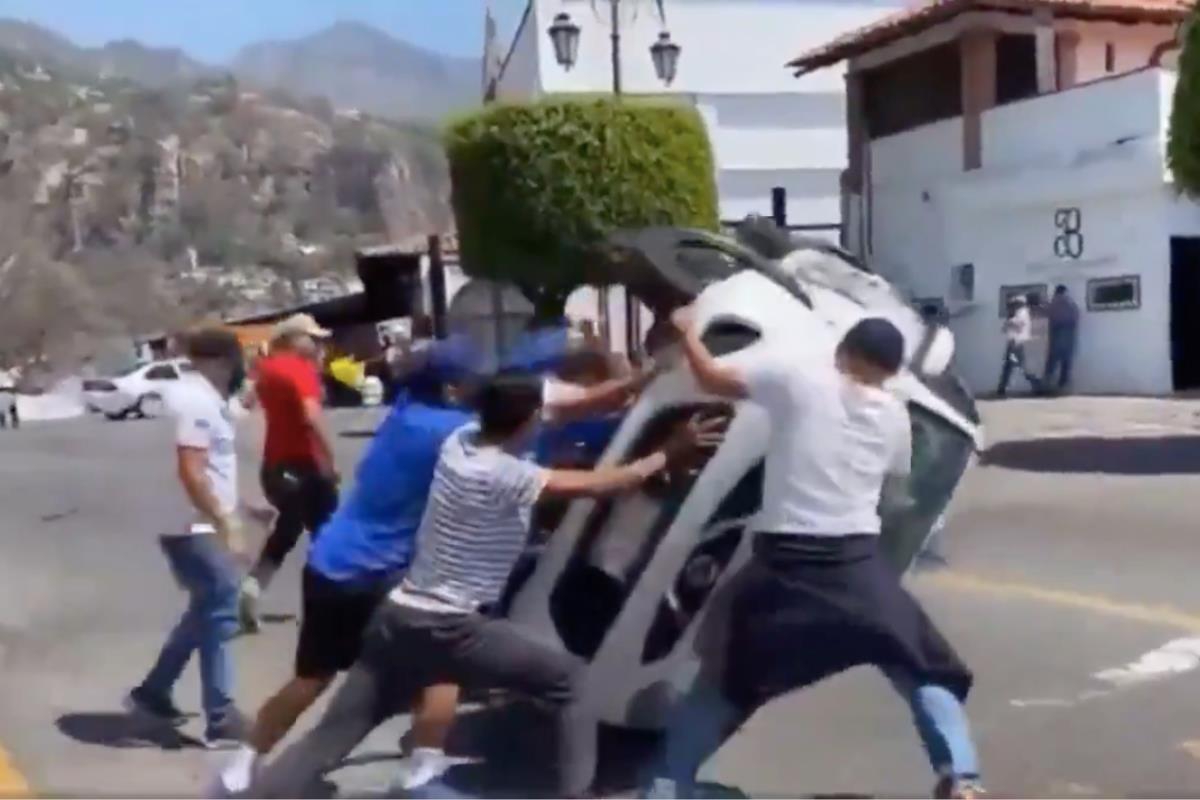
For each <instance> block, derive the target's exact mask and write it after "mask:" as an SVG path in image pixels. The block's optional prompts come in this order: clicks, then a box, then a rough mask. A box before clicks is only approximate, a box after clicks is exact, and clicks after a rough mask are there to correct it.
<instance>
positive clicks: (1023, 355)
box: [996, 295, 1041, 397]
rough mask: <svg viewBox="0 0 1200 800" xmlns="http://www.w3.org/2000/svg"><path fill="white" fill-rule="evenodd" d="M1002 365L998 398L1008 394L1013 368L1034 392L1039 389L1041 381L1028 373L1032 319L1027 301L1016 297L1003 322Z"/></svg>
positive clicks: (1011, 301)
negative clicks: (1021, 375) (1023, 377)
mask: <svg viewBox="0 0 1200 800" xmlns="http://www.w3.org/2000/svg"><path fill="white" fill-rule="evenodd" d="M1003 329H1004V364H1003V366H1002V367H1001V368H1000V386H999V387H998V388H997V389H996V394H997V395H998V396H999V397H1004V396H1005V395H1007V394H1008V383H1009V381H1010V380H1012V371H1013V368H1014V367H1015V368H1017V369H1019V370H1020V371H1021V373H1022V374H1023V375H1024V376H1025V380H1026V381H1028V382H1029V387H1030V389H1032V390H1033V391H1034V392H1037V391H1038V390H1039V389H1040V388H1041V381H1040V380H1038V377H1037V376H1036V375H1034V374H1033V373H1032V372H1030V371H1029V359H1028V358H1027V351H1028V349H1029V343H1030V341H1032V339H1033V317H1032V316H1031V315H1030V313H1029V301H1028V300H1026V299H1025V297H1024V296H1023V295H1017V296H1016V297H1014V298H1012V300H1010V301H1009V307H1008V316H1007V317H1006V318H1005V320H1004V325H1003Z"/></svg>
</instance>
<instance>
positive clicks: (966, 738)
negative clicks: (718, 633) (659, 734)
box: [657, 534, 978, 796]
mask: <svg viewBox="0 0 1200 800" xmlns="http://www.w3.org/2000/svg"><path fill="white" fill-rule="evenodd" d="M878 539H879V537H878V536H873V535H871V536H845V537H823V536H794V535H784V536H781V535H774V534H759V535H758V536H757V537H756V539H755V542H754V557H753V559H752V560H751V562H750V564H749V566H748V567H747V568H746V572H745V573H744V574H743V575H741V576H739V577H738V578H737V581H738V587H737V590H736V594H735V596H734V600H733V604H732V606H731V608H730V617H729V639H728V641H727V646H726V655H725V674H724V676H723V678H721V679H718V680H717V681H716V685H709V684H707V683H705V682H698V683H697V685H696V687H694V689H693V690H692V691H691V692H690V693H689V694H688V695H687V696H685V698H684V699H683V700H681V702H680V703H679V704H678V705H677V707H676V710H675V711H674V712H673V715H672V717H673V718H672V721H671V724H670V725H669V730H668V735H667V743H666V751H665V755H664V759H663V763H662V765H661V766H660V767H659V769H658V774H657V777H659V778H667V779H669V780H671V781H672V782H675V783H676V784H678V785H681V786H682V787H684V792H683V795H682V796H692V795H691V794H689V792H690V789H689V788H688V787H689V785H690V783H691V782H692V781H693V780H694V779H695V775H696V772H697V771H698V770H699V768H700V766H701V764H703V762H704V761H705V760H706V759H707V758H708V757H709V756H711V755H712V754H713V753H715V752H716V751H717V749H718V748H719V747H720V746H721V744H722V743H723V742H724V741H725V740H727V739H728V738H729V737H730V736H732V735H733V733H735V732H736V731H737V730H738V728H740V727H741V726H742V725H743V724H745V722H746V721H747V720H749V719H750V717H751V716H753V715H754V713H755V712H756V711H757V710H758V709H759V708H761V707H762V706H764V705H766V704H767V703H769V702H770V701H771V700H773V699H775V698H777V697H779V696H781V695H784V694H787V693H789V692H791V691H794V690H797V689H801V688H803V687H805V686H810V685H812V684H814V683H817V682H818V681H821V680H823V679H825V678H827V677H830V676H832V675H835V674H837V673H840V672H843V671H845V670H848V669H851V668H853V667H856V666H859V665H867V664H869V665H873V666H875V667H877V668H879V669H880V670H881V671H883V673H884V674H885V675H886V676H887V678H888V679H889V680H890V681H891V683H892V685H893V686H894V687H895V688H896V690H897V691H898V692H899V693H900V694H901V695H902V696H904V697H905V699H906V700H907V701H908V702H909V704H910V705H911V707H912V710H913V715H914V720H915V722H916V725H917V729H918V732H919V734H920V735H921V738H922V741H923V742H924V744H925V746H926V749H927V750H928V752H929V756H930V761H931V763H932V764H933V766H934V768H935V769H936V770H938V771H939V772H941V773H944V774H953V775H955V776H961V777H975V776H976V775H977V772H978V765H977V763H976V756H975V750H974V745H973V744H972V742H971V738H970V732H969V730H968V726H967V722H966V716H965V714H964V712H963V710H962V702H963V701H964V700H965V699H966V696H967V693H968V692H969V690H970V687H971V683H972V675H971V672H970V671H969V670H968V669H967V668H966V667H965V666H964V665H963V663H962V662H961V661H960V660H959V658H958V656H957V655H956V654H955V653H954V651H953V650H952V649H951V648H950V646H949V645H948V644H947V643H946V641H945V640H944V639H943V638H942V636H941V634H940V633H939V632H938V631H937V629H936V628H935V627H934V625H933V623H932V622H930V620H929V619H928V617H926V616H925V613H924V612H923V611H922V610H921V608H920V606H919V605H917V602H916V601H915V600H914V599H913V598H912V596H911V595H909V594H908V592H906V591H904V589H903V588H902V587H901V586H900V576H899V575H898V574H897V573H896V571H895V570H894V569H893V568H892V567H891V566H890V565H889V564H888V563H887V561H886V559H885V558H884V557H883V554H882V552H881V551H880V549H879V546H878ZM709 680H710V681H711V678H710V679H709Z"/></svg>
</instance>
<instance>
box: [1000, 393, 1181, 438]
mask: <svg viewBox="0 0 1200 800" xmlns="http://www.w3.org/2000/svg"><path fill="white" fill-rule="evenodd" d="M979 411H980V414H981V415H982V417H983V421H984V436H985V441H986V442H987V443H988V444H989V445H991V444H994V443H995V442H1002V441H1013V440H1019V439H1038V438H1069V437H1083V436H1088V437H1103V438H1130V437H1150V436H1185V435H1200V399H1195V398H1187V399H1182V398H1179V399H1177V398H1170V397H1168V398H1159V397H1056V398H1045V399H1043V398H1012V399H1008V400H981V401H980V402H979Z"/></svg>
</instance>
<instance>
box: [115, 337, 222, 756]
mask: <svg viewBox="0 0 1200 800" xmlns="http://www.w3.org/2000/svg"><path fill="white" fill-rule="evenodd" d="M187 354H188V358H189V359H190V360H191V362H192V364H193V365H194V366H195V368H196V369H195V372H190V373H187V374H185V375H184V377H183V378H182V379H181V380H180V381H179V383H178V384H177V385H176V386H173V387H171V390H170V391H169V392H168V393H167V396H166V398H165V399H166V402H167V406H168V408H169V409H170V411H171V412H172V415H173V417H174V426H175V437H174V438H175V455H176V462H177V466H178V474H179V483H180V486H181V490H182V491H181V492H180V495H179V504H178V505H179V512H178V518H177V521H176V524H178V526H179V527H178V528H177V530H178V532H177V533H172V534H168V535H165V536H163V537H162V538H161V543H162V548H163V551H164V552H165V553H166V556H167V561H168V562H169V563H170V565H171V571H172V573H173V574H174V575H175V578H176V580H177V581H178V582H179V584H180V586H181V587H183V589H184V590H185V591H186V592H187V593H188V595H189V601H188V607H187V610H186V611H185V612H184V613H183V617H182V618H181V619H180V620H179V623H178V624H177V625H176V626H175V629H174V630H173V631H172V632H171V634H170V636H168V637H167V641H166V643H165V644H164V645H163V648H162V651H161V652H160V653H159V656H158V660H157V661H156V662H155V664H154V666H153V667H152V668H151V669H150V672H149V673H148V674H147V675H146V678H145V679H144V680H143V681H142V682H141V684H139V685H138V686H137V687H136V688H135V689H133V691H131V692H130V693H129V696H128V698H127V701H126V703H127V707H129V708H130V709H131V710H134V711H137V712H139V713H142V714H145V715H149V716H151V717H153V718H155V719H157V720H160V721H163V722H167V723H169V724H172V725H175V724H179V723H180V722H182V720H183V719H184V717H183V714H182V713H181V712H180V711H179V709H178V708H177V707H176V706H175V703H174V702H173V701H172V699H171V692H172V689H173V688H174V686H175V684H176V682H177V681H178V680H179V677H180V676H181V675H182V674H183V670H184V668H185V667H187V664H188V662H189V661H190V660H191V658H192V653H194V652H195V653H198V654H199V662H200V685H201V700H202V704H203V707H204V714H205V717H206V721H207V725H206V727H205V731H204V741H205V743H206V744H207V745H208V746H209V747H214V748H215V747H226V746H234V745H236V744H237V743H238V742H239V741H240V740H241V739H242V738H243V736H244V734H245V722H244V719H243V717H242V715H241V713H240V712H239V711H238V710H237V708H236V707H235V706H234V702H233V691H232V689H233V687H232V684H233V660H232V658H231V657H230V653H229V640H230V639H232V638H233V637H234V635H236V633H237V631H238V620H237V599H238V582H239V574H238V573H239V572H240V570H239V568H238V566H237V563H236V562H237V560H238V559H240V558H242V557H243V556H244V554H245V545H244V543H243V541H242V536H241V526H240V524H239V522H238V518H237V507H238V491H237V451H236V448H235V447H234V422H233V414H232V412H231V410H230V408H229V402H228V401H229V398H230V397H231V396H232V395H234V394H235V393H236V392H237V391H238V389H239V388H240V385H241V383H242V381H243V380H244V379H245V370H244V365H243V363H242V349H241V345H240V344H239V343H238V340H237V337H236V336H235V335H234V334H233V333H231V332H229V331H225V330H219V329H212V330H204V331H200V332H198V333H196V334H194V335H192V336H191V337H189V339H188V342H187Z"/></svg>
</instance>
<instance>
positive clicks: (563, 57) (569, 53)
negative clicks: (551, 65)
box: [550, 12, 579, 71]
mask: <svg viewBox="0 0 1200 800" xmlns="http://www.w3.org/2000/svg"><path fill="white" fill-rule="evenodd" d="M550 41H551V42H553V43H554V58H555V59H556V60H557V61H558V65H559V66H560V67H562V68H563V69H565V70H567V71H570V69H571V67H573V66H575V62H576V60H578V58H579V26H578V25H576V24H575V23H574V22H572V21H571V15H570V14H567V13H566V12H563V13H562V14H559V15H558V16H556V17H555V18H554V24H553V25H551V26H550Z"/></svg>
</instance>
